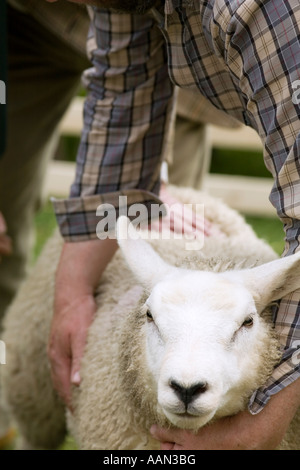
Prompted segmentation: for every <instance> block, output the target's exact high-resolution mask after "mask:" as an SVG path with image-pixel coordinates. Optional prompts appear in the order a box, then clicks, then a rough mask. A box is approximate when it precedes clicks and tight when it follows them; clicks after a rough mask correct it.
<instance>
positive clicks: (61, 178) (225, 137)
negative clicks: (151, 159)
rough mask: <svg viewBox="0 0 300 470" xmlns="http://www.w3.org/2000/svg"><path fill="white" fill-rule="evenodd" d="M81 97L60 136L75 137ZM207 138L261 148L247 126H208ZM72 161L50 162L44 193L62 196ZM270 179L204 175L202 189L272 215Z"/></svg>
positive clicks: (243, 147) (222, 145) (243, 207)
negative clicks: (228, 127)
mask: <svg viewBox="0 0 300 470" xmlns="http://www.w3.org/2000/svg"><path fill="white" fill-rule="evenodd" d="M82 106H83V98H79V97H76V98H74V100H73V101H72V103H71V106H70V107H69V109H68V110H67V112H66V114H65V116H64V117H63V119H62V121H61V123H60V133H61V135H70V136H78V135H79V134H80V132H81V129H82ZM209 138H210V142H211V146H212V147H213V148H228V149H230V148H231V149H241V150H247V149H248V150H249V149H250V150H261V149H262V144H261V141H260V138H259V137H258V135H257V134H256V133H255V132H254V131H253V130H252V129H250V128H248V127H243V128H241V129H238V130H237V129H234V130H228V129H224V128H219V127H218V128H217V127H214V126H210V127H209ZM74 172H75V164H74V163H69V162H61V161H52V162H51V163H50V165H49V169H48V173H47V180H46V192H47V194H48V195H55V196H57V197H65V196H66V195H67V194H68V190H69V187H70V184H71V183H72V181H73V178H74ZM271 187H272V179H269V178H256V177H242V176H232V175H217V174H210V173H209V174H208V175H207V176H206V178H205V181H204V190H206V191H207V192H208V193H209V194H211V195H213V196H216V197H219V198H221V199H222V200H224V201H225V202H226V203H227V204H228V205H229V206H230V207H233V208H235V209H237V210H238V211H240V212H243V213H245V214H253V215H262V216H272V215H276V214H275V210H274V208H273V206H272V205H271V203H270V202H269V193H270V190H271Z"/></svg>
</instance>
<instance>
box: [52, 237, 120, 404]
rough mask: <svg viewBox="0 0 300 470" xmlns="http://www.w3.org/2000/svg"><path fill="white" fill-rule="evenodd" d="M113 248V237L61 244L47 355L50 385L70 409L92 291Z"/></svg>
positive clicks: (92, 308)
mask: <svg viewBox="0 0 300 470" xmlns="http://www.w3.org/2000/svg"><path fill="white" fill-rule="evenodd" d="M116 249H117V242H116V240H111V239H106V240H92V241H85V242H76V243H65V245H64V247H63V250H62V254H61V258H60V263H59V266H58V270H57V274H56V288H55V303H54V316H53V320H52V325H51V331H50V338H49V344H48V356H49V360H50V365H51V373H52V380H53V384H54V387H55V389H56V390H57V392H58V394H59V395H60V397H61V398H62V399H63V401H64V402H65V403H66V405H67V406H68V407H69V408H70V409H72V404H71V385H72V384H74V385H79V383H80V361H81V358H82V356H83V352H84V348H85V344H86V339H87V333H88V329H89V327H90V325H91V323H92V321H93V318H94V314H95V312H96V304H95V300H94V292H95V289H96V287H97V286H98V283H99V280H100V278H101V275H102V273H103V271H104V269H105V268H106V266H107V264H108V263H109V261H110V260H111V258H112V257H113V255H114V253H115V251H116Z"/></svg>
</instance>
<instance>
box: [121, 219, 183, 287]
mask: <svg viewBox="0 0 300 470" xmlns="http://www.w3.org/2000/svg"><path fill="white" fill-rule="evenodd" d="M117 240H118V244H119V247H120V248H121V250H122V253H123V256H124V258H125V260H126V262H127V263H128V265H129V267H130V269H131V271H132V272H133V274H134V275H135V276H136V278H137V280H138V281H139V282H140V283H141V284H142V285H143V286H144V287H146V288H152V287H153V286H154V285H155V284H157V282H159V281H160V280H161V279H162V278H163V277H164V276H166V275H167V274H168V273H169V272H170V271H171V270H173V269H174V268H173V267H172V266H170V265H169V264H167V263H166V262H165V261H164V260H163V259H162V258H161V257H160V256H159V255H158V254H157V253H156V251H154V249H153V248H152V247H151V246H150V245H149V243H147V242H146V241H144V240H142V239H141V237H140V235H139V233H138V232H137V230H136V229H135V228H134V226H133V224H132V223H131V222H130V220H129V219H128V217H126V216H121V217H119V218H118V220H117Z"/></svg>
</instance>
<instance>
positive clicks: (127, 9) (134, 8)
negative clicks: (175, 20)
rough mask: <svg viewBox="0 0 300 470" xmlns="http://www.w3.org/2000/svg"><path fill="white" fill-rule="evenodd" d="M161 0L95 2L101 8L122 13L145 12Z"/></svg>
mask: <svg viewBox="0 0 300 470" xmlns="http://www.w3.org/2000/svg"><path fill="white" fill-rule="evenodd" d="M158 1H159V0H94V1H93V2H91V3H93V4H94V5H96V6H99V7H100V8H101V7H103V8H111V9H113V10H116V11H117V12H120V13H137V14H143V13H146V12H147V11H148V10H150V9H151V8H153V7H154V6H155V5H156V4H157V3H158Z"/></svg>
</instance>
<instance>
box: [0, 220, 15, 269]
mask: <svg viewBox="0 0 300 470" xmlns="http://www.w3.org/2000/svg"><path fill="white" fill-rule="evenodd" d="M6 231H7V227H6V223H5V220H4V217H3V215H2V214H1V212H0V261H1V258H2V256H8V255H10V254H11V253H12V242H11V239H10V237H9V236H8V235H7V234H6Z"/></svg>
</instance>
